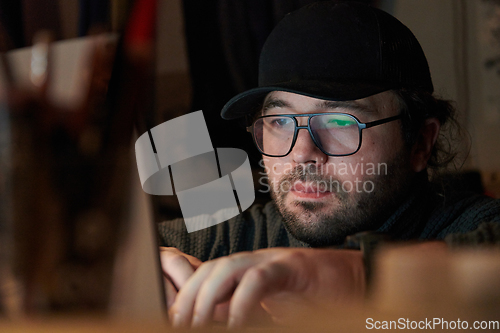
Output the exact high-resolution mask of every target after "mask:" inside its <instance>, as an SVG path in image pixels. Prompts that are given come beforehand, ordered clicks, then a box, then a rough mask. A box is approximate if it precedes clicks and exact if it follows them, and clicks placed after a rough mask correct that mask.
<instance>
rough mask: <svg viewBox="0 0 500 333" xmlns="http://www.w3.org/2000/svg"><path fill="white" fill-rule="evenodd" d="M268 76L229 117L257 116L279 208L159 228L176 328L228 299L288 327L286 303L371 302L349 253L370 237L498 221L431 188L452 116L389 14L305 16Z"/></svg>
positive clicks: (237, 309)
mask: <svg viewBox="0 0 500 333" xmlns="http://www.w3.org/2000/svg"><path fill="white" fill-rule="evenodd" d="M259 66H260V67H259V87H258V88H255V89H252V90H250V91H247V92H244V93H242V94H240V95H238V96H236V97H234V98H233V99H231V100H230V101H229V102H228V103H227V104H226V106H225V107H224V109H223V110H222V117H224V118H226V119H233V118H237V117H243V116H247V117H248V118H251V119H252V125H251V126H250V127H249V129H248V130H249V131H250V132H251V133H252V135H253V138H254V141H255V144H256V146H257V148H258V149H259V150H260V152H261V153H262V154H263V163H264V167H265V170H266V173H267V176H268V179H269V186H270V190H271V194H272V197H273V202H271V203H269V204H267V205H266V206H265V207H260V206H256V207H252V208H251V209H249V210H248V211H246V212H244V213H243V214H242V215H240V216H238V217H236V218H234V219H232V220H230V221H228V222H226V223H223V224H220V225H218V226H215V227H212V228H209V229H205V230H201V231H198V232H195V233H192V234H187V233H186V232H185V230H184V228H183V224H182V221H172V222H165V223H163V224H162V225H161V226H160V234H161V235H162V245H163V246H169V247H174V248H177V249H174V248H162V266H163V269H164V273H165V276H166V278H167V280H168V281H167V282H168V283H167V295H168V296H169V297H170V298H169V301H168V302H169V306H170V314H171V318H172V320H173V323H174V325H176V326H189V325H193V326H199V325H205V324H207V323H208V322H210V320H211V319H212V318H213V317H214V316H215V318H218V317H220V316H223V313H222V312H223V305H221V304H223V303H224V302H226V301H228V300H230V302H229V304H227V303H226V305H227V306H228V307H229V308H228V311H229V312H228V324H229V326H238V325H241V324H243V323H244V322H245V321H248V317H249V314H250V313H252V309H254V308H255V307H259V305H260V306H262V307H263V308H264V309H265V310H266V311H267V312H268V313H270V314H271V315H272V316H274V317H277V316H279V315H278V314H279V313H280V310H282V309H283V306H284V305H286V304H289V303H301V304H315V303H316V304H317V303H320V302H322V301H333V302H348V301H353V300H360V299H362V298H363V296H364V294H365V290H366V283H367V273H369V269H368V268H369V267H368V266H365V262H364V261H363V253H361V252H360V251H359V250H351V249H346V248H345V247H352V246H351V245H352V243H355V245H358V246H359V242H363V237H365V236H366V234H364V235H365V236H359V233H360V232H366V231H376V232H377V234H384V235H387V236H390V237H392V238H393V239H398V240H409V239H426V240H442V239H443V238H444V237H445V236H447V235H451V236H449V237H451V238H450V239H451V241H452V240H453V239H454V238H453V237H460V236H453V235H458V234H459V233H466V232H470V231H472V230H475V229H476V228H477V227H478V225H479V224H480V223H481V222H498V221H500V205H499V203H498V202H497V201H494V200H492V199H489V198H485V197H481V196H471V195H463V194H461V195H456V196H448V195H447V196H445V197H443V195H442V193H440V192H438V191H436V190H435V189H434V188H433V187H432V186H431V185H430V184H429V182H428V169H429V167H438V166H440V165H441V164H444V162H446V160H449V155H446V151H445V150H443V149H442V146H440V142H439V141H438V137H439V133H440V129H441V127H442V126H444V125H446V124H447V123H448V122H452V121H453V109H452V107H451V106H450V104H449V103H447V102H446V101H443V100H439V99H436V98H435V97H433V96H432V93H433V85H432V81H431V77H430V73H429V68H428V65H427V61H426V59H425V56H424V54H423V51H422V49H421V47H420V45H419V43H418V41H417V40H416V39H415V37H414V36H413V34H412V33H411V32H410V31H409V30H408V29H407V28H406V27H405V26H404V25H402V24H401V23H400V22H399V21H397V20H396V19H395V18H393V17H392V16H390V15H388V14H386V13H384V12H382V11H380V10H376V9H373V8H371V7H368V6H365V5H362V4H359V3H340V4H339V3H336V2H329V1H326V2H320V3H317V4H313V5H310V6H306V7H304V8H302V9H300V10H298V11H296V12H293V13H291V14H289V15H288V16H286V17H285V18H284V19H283V20H282V21H281V22H280V23H279V24H278V25H277V27H276V28H275V29H274V30H273V32H272V33H271V35H270V36H269V38H268V40H267V41H266V44H265V45H264V47H263V50H262V53H261V59H260V65H259ZM353 235H354V236H353ZM368 235H370V236H373V235H372V234H368ZM347 236H351V237H350V238H349V241H348V242H345V239H346V237H347ZM344 243H345V244H346V245H344V246H343V244H344ZM349 244H351V245H349ZM426 246H429V247H433V248H444V247H446V244H445V243H444V242H442V241H441V242H429V243H428V244H427V245H426ZM270 247H273V249H269V248H270ZM274 247H279V248H274ZM286 247H289V248H286ZM327 247H329V248H327ZM335 247H336V248H337V249H332V248H335ZM340 247H344V248H343V249H339V248H340ZM242 251H253V252H242ZM236 252H242V253H236ZM228 255H229V256H228ZM218 257H222V258H219V259H216V260H210V259H215V258H218ZM365 259H366V253H365ZM207 260H208V261H207ZM202 261H206V262H205V263H203V264H201V263H202ZM177 291H178V293H177ZM174 297H175V300H174ZM226 310H227V308H226ZM281 312H282V311H281Z"/></svg>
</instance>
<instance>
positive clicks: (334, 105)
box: [262, 98, 374, 115]
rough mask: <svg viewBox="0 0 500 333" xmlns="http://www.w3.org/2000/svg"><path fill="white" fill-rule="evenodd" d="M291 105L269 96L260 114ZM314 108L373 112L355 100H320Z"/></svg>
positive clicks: (290, 106)
mask: <svg viewBox="0 0 500 333" xmlns="http://www.w3.org/2000/svg"><path fill="white" fill-rule="evenodd" d="M292 107H293V105H292V104H290V103H288V102H286V101H284V100H282V99H279V98H269V99H268V100H266V101H265V102H264V105H263V106H262V114H264V115H265V114H266V112H267V111H268V110H270V109H273V108H292ZM315 108H316V109H320V110H333V109H339V108H345V109H350V110H355V111H359V112H363V113H373V112H374V110H373V109H372V108H370V107H367V106H365V105H362V104H359V103H357V102H355V101H321V102H319V103H317V104H316V105H315Z"/></svg>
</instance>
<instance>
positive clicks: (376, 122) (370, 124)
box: [246, 112, 402, 157]
mask: <svg viewBox="0 0 500 333" xmlns="http://www.w3.org/2000/svg"><path fill="white" fill-rule="evenodd" d="M328 114H330V115H341V116H348V117H351V118H353V119H354V120H355V121H356V123H357V124H358V133H359V143H358V147H357V148H356V150H355V151H354V152H352V153H349V154H330V153H327V152H326V151H324V150H323V149H322V148H321V147H320V146H319V145H318V142H317V141H316V139H315V138H314V135H313V134H312V131H311V118H312V117H314V116H322V115H328ZM269 117H287V118H292V119H293V121H294V122H295V131H294V133H293V139H292V144H291V145H290V149H289V150H288V151H287V152H286V153H285V154H283V155H271V154H266V153H264V152H263V151H262V149H260V147H259V145H258V144H257V142H256V140H255V134H254V130H253V128H254V125H255V123H256V122H257V121H258V120H259V119H262V118H269ZM296 117H308V118H307V126H299V123H298V121H297V119H296ZM401 118H402V115H401V114H398V115H396V116H392V117H387V118H383V119H379V120H374V121H370V122H367V123H362V122H361V121H359V119H358V118H356V117H355V116H353V115H352V114H349V113H339V112H322V113H304V114H270V115H265V116H260V117H258V118H257V119H255V120H254V122H253V123H252V125H250V126H248V127H247V128H246V130H247V132H250V134H251V135H252V139H253V142H254V144H255V146H256V147H257V149H258V150H259V152H260V153H261V154H262V155H265V156H269V157H285V156H287V155H288V154H290V152H291V151H292V150H293V147H295V142H296V141H297V133H298V132H299V130H300V129H307V131H308V132H309V135H310V136H311V139H312V140H313V142H314V144H315V145H316V147H318V149H319V150H321V152H322V153H323V154H325V155H328V156H334V157H342V156H350V155H354V154H356V153H357V152H358V151H359V149H360V148H361V143H362V142H363V130H364V129H367V128H370V127H374V126H378V125H382V124H385V123H388V122H390V121H394V120H398V119H401Z"/></svg>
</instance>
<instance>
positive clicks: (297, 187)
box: [291, 182, 328, 193]
mask: <svg viewBox="0 0 500 333" xmlns="http://www.w3.org/2000/svg"><path fill="white" fill-rule="evenodd" d="M291 190H292V191H295V192H303V193H318V192H328V191H324V190H321V189H319V188H318V187H317V186H315V185H313V184H304V183H300V182H296V183H295V184H294V186H293V187H292V189H291Z"/></svg>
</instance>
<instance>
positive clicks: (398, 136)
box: [262, 91, 414, 246]
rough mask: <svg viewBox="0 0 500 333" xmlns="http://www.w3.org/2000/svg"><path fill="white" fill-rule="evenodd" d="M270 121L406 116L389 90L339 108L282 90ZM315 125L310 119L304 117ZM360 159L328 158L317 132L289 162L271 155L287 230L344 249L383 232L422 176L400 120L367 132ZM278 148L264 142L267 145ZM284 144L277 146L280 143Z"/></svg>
mask: <svg viewBox="0 0 500 333" xmlns="http://www.w3.org/2000/svg"><path fill="white" fill-rule="evenodd" d="M262 112H263V114H264V115H273V114H297V115H298V116H300V115H301V114H306V113H323V112H335V113H348V114H351V115H353V116H355V117H356V118H358V119H359V120H360V122H362V123H367V122H371V121H375V120H379V119H383V118H388V117H391V116H395V115H398V114H399V107H398V103H397V101H396V98H395V96H394V94H393V93H392V92H390V91H386V92H383V93H380V94H377V95H374V96H370V97H367V98H363V99H360V100H355V101H348V102H331V101H324V100H320V99H316V98H311V97H307V96H303V95H298V94H293V93H288V92H282V91H274V92H271V93H269V94H268V95H267V97H266V99H265V101H264V106H263V110H262ZM296 119H297V121H298V123H299V125H301V126H305V125H307V117H297V118H296ZM362 138H363V139H362V144H361V147H360V149H359V151H358V152H357V153H355V154H354V155H350V156H342V157H333V156H328V155H326V154H324V153H323V152H322V151H321V150H320V149H319V148H318V147H317V146H316V145H315V143H314V142H313V140H312V138H311V136H310V134H309V132H308V131H307V130H305V129H301V130H299V132H298V134H297V140H296V142H295V146H294V147H293V149H292V151H291V152H290V153H289V154H288V155H287V156H285V157H268V156H264V157H263V158H264V166H265V170H266V173H267V175H268V177H269V185H270V186H271V195H272V197H273V199H274V200H275V202H276V204H277V207H278V209H279V211H280V213H281V214H282V215H283V217H284V223H285V226H286V227H287V229H288V230H289V231H290V232H291V233H292V234H293V235H294V236H295V237H296V238H297V239H300V240H302V241H305V242H307V243H309V244H310V245H312V246H326V245H334V244H338V243H341V242H342V241H343V240H344V238H345V236H347V235H349V234H353V233H355V232H358V231H363V230H373V229H376V227H377V226H378V224H379V223H380V221H381V220H382V219H384V218H387V217H388V216H387V215H388V214H389V213H390V212H391V210H392V209H393V208H394V207H396V205H397V204H398V203H400V201H401V200H402V199H403V198H404V192H405V191H406V190H407V189H408V186H407V185H409V183H410V181H411V178H412V176H413V175H414V173H413V172H412V171H411V167H410V162H409V161H410V158H409V156H410V153H409V150H408V149H407V148H406V147H405V146H404V142H403V137H402V132H401V124H400V121H399V120H396V121H392V122H388V123H385V124H382V125H378V126H374V127H371V128H368V129H364V130H363V133H362ZM266 140H267V142H268V144H273V143H271V142H270V141H269V140H274V141H275V140H276V138H272V139H271V138H267V139H266V137H265V136H264V138H263V145H264V146H265V145H266ZM275 142H276V141H275Z"/></svg>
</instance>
